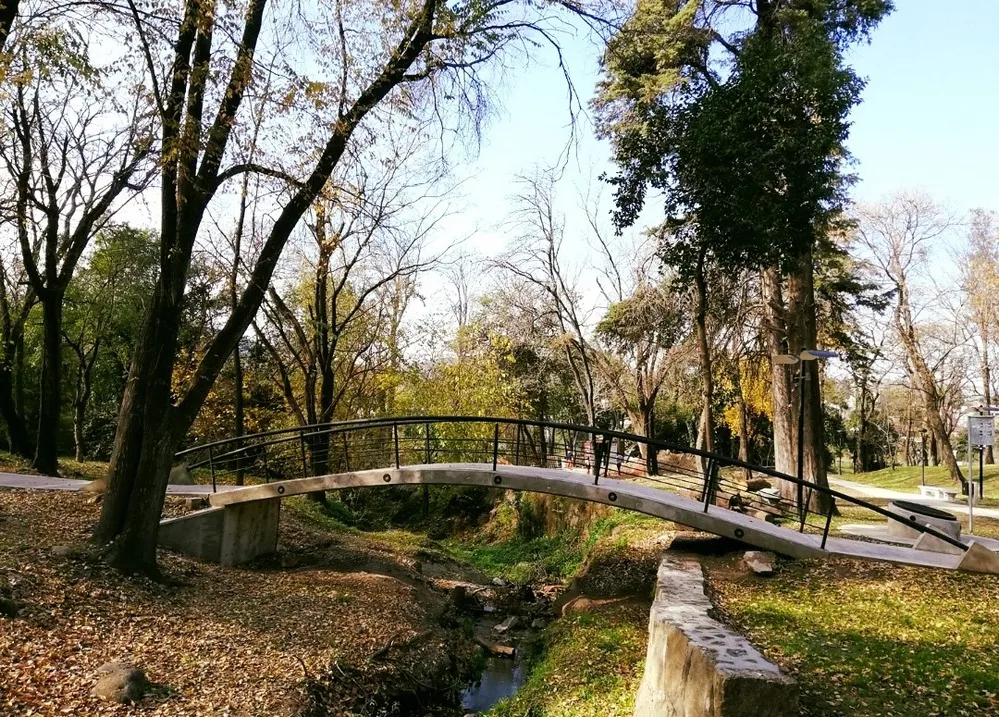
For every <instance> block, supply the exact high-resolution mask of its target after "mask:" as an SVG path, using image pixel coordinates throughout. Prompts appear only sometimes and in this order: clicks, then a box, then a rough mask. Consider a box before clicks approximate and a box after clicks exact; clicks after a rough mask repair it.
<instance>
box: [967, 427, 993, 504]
mask: <svg viewBox="0 0 999 717" xmlns="http://www.w3.org/2000/svg"><path fill="white" fill-rule="evenodd" d="M995 421H996V419H995V416H993V415H992V414H991V413H981V414H971V415H969V416H968V483H969V485H970V484H972V483H973V482H974V481H973V480H972V470H973V468H972V467H973V466H974V458H973V456H974V451H975V448H978V449H979V452H980V453H981V455H980V456H979V460H978V497H981V496H982V495H983V493H984V488H985V461H984V457H985V448H986V447H987V446H994V445H995V444H996V422H995ZM972 502H974V492H973V491H972V492H971V493H969V496H968V503H969V505H970V504H971V503H972Z"/></svg>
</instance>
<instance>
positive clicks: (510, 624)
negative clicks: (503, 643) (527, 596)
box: [493, 615, 520, 634]
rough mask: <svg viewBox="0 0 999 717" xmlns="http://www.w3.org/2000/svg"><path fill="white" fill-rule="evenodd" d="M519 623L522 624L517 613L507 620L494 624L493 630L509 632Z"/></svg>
mask: <svg viewBox="0 0 999 717" xmlns="http://www.w3.org/2000/svg"><path fill="white" fill-rule="evenodd" d="M519 624H520V618H518V617H517V616H516V615H511V616H510V617H508V618H507V619H506V620H504V621H503V622H501V623H500V624H499V625H495V626H493V630H495V631H496V632H498V633H501V634H502V633H504V632H509V631H510V630H512V629H513V628H515V627H517V625H519Z"/></svg>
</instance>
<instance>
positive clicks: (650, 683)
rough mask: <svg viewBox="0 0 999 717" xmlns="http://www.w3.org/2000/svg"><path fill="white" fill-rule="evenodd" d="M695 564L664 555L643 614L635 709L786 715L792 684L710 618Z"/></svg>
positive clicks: (645, 714)
mask: <svg viewBox="0 0 999 717" xmlns="http://www.w3.org/2000/svg"><path fill="white" fill-rule="evenodd" d="M711 609H712V606H711V602H710V601H709V600H708V598H707V596H706V595H705V594H704V578H703V575H702V573H701V566H700V565H699V564H698V563H697V562H695V561H693V560H679V559H675V558H666V559H664V560H663V562H662V563H661V564H660V566H659V575H658V578H657V585H656V599H655V602H654V603H653V605H652V611H651V613H650V616H649V643H648V644H649V646H648V652H647V654H646V658H645V674H644V676H643V677H642V684H641V687H640V688H639V690H638V696H637V698H636V700H635V717H792V715H797V714H798V689H797V687H796V685H795V684H794V682H792V681H791V679H790V678H789V677H787V676H786V675H784V674H783V673H782V672H781V671H780V669H779V668H778V667H777V666H776V665H773V664H772V663H770V662H767V660H766V658H764V657H763V655H761V654H760V653H759V652H757V651H756V649H755V648H753V646H752V645H750V644H749V642H748V641H747V640H746V639H745V638H743V637H742V636H741V635H739V634H738V633H736V632H734V631H733V630H731V629H730V628H729V627H727V626H725V625H723V624H721V623H719V622H718V621H716V620H714V619H713V618H712V617H711V616H710V614H709V611H710V610H711Z"/></svg>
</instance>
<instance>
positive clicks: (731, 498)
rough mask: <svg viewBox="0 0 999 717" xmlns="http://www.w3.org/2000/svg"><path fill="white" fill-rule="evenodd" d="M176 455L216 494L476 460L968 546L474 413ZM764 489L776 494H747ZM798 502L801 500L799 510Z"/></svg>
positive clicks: (667, 457) (688, 454) (676, 460)
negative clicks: (856, 520) (228, 486)
mask: <svg viewBox="0 0 999 717" xmlns="http://www.w3.org/2000/svg"><path fill="white" fill-rule="evenodd" d="M176 458H177V460H178V461H180V462H184V463H187V464H188V467H189V469H190V470H191V471H192V472H193V473H194V475H195V476H196V477H197V478H200V479H204V480H205V481H206V482H207V481H210V482H211V484H212V488H213V490H217V485H218V482H219V480H220V479H221V480H225V481H226V482H229V481H231V480H233V479H234V478H236V477H238V478H239V479H240V481H241V482H245V483H250V484H252V483H268V482H270V481H272V480H288V479H292V478H302V477H310V476H320V475H328V474H336V473H349V472H354V471H362V470H369V469H376V468H385V467H386V466H395V467H396V468H400V467H403V466H414V465H433V464H441V463H477V464H484V465H491V466H492V468H493V470H496V469H497V468H498V467H499V466H501V465H517V466H532V467H539V468H560V469H570V470H576V471H579V470H580V469H582V470H584V471H586V472H587V473H588V474H589V475H591V476H592V477H593V481H594V483H595V484H599V482H600V479H601V478H603V477H612V478H618V479H624V480H637V481H641V482H642V483H644V484H647V485H649V486H651V487H655V488H658V489H661V490H666V491H668V492H671V493H674V494H679V495H683V496H685V497H688V498H691V499H694V500H698V501H700V502H701V503H702V504H703V506H704V512H708V511H709V510H710V509H711V508H712V506H714V507H717V508H722V509H727V510H734V511H736V512H741V513H748V514H751V515H754V516H756V517H761V518H765V519H768V520H770V521H772V522H775V523H778V524H780V525H783V526H785V527H790V528H793V529H796V530H798V531H800V532H810V533H815V534H820V535H821V541H820V546H821V548H822V549H825V547H826V542H827V540H828V538H829V533H830V530H831V526H832V521H833V518H834V515H835V513H836V510H837V507H836V506H837V502H838V503H839V504H841V505H850V506H855V507H859V508H861V509H863V510H864V511H867V512H870V513H873V514H876V515H878V516H880V517H882V518H886V519H888V520H894V521H898V522H901V523H904V524H905V525H907V526H909V527H911V528H914V529H915V530H917V531H919V532H922V533H928V534H930V535H932V536H934V537H935V538H938V539H940V540H942V541H944V542H945V543H948V544H949V545H953V546H955V547H958V548H960V549H961V550H967V549H968V546H967V545H965V544H964V543H962V542H961V541H959V540H956V539H954V538H952V537H950V536H949V535H946V534H944V533H941V532H939V531H937V530H935V529H933V528H930V527H928V526H925V525H922V524H920V523H917V522H916V521H913V520H911V519H909V518H907V517H905V516H901V515H897V514H895V513H891V512H889V511H887V510H885V509H884V508H881V507H880V506H877V505H874V504H872V503H870V502H868V501H864V500H862V499H859V498H855V497H853V496H849V495H847V494H845V493H842V492H839V491H836V490H833V489H831V488H829V487H827V486H821V485H818V484H816V483H812V482H810V481H805V480H799V479H798V478H797V477H795V476H791V475H788V474H785V473H780V472H778V471H776V470H773V469H770V468H767V467H764V466H756V465H752V464H750V463H746V462H743V461H739V460H737V459H733V458H728V457H726V456H720V455H716V454H713V453H709V452H706V451H700V450H697V449H693V448H687V447H683V446H675V445H672V444H669V443H666V442H664V441H659V440H656V439H650V438H645V437H643V436H637V435H634V434H630V433H624V432H621V431H613V430H605V429H600V428H595V427H592V426H579V425H573V424H565V423H553V422H540V421H530V420H526V419H516V418H485V417H472V416H403V417H394V418H376V419H365V420H357V421H345V422H340V423H328V424H321V425H312V426H297V427H294V428H286V429H278V430H273V431H267V432H263V433H257V434H252V435H245V436H240V437H237V438H229V439H225V440H221V441H215V442H213V443H206V444H203V445H198V446H193V447H191V448H187V449H185V450H183V451H180V452H179V453H177V456H176ZM764 482H766V484H768V485H769V486H771V488H773V489H775V490H763V492H761V491H760V490H759V489H755V490H754V489H751V487H752V486H753V485H757V484H758V485H760V486H762V485H763V484H764ZM782 488H784V490H781V489H782ZM788 488H790V489H788ZM789 495H790V496H791V497H790V498H788V497H787V496H789ZM796 495H804V496H805V499H804V500H802V501H801V504H800V505H799V502H798V500H796ZM816 497H818V498H817V499H816V500H813V498H816ZM813 503H814V506H813Z"/></svg>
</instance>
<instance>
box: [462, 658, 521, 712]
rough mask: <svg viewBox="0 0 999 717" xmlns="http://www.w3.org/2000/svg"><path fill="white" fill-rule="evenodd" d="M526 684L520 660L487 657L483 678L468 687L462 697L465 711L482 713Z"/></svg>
mask: <svg viewBox="0 0 999 717" xmlns="http://www.w3.org/2000/svg"><path fill="white" fill-rule="evenodd" d="M523 683H524V670H523V668H522V667H521V665H520V660H516V659H513V660H511V659H510V658H505V657H487V658H486V667H485V669H484V670H483V671H482V677H481V678H480V679H479V681H478V682H476V683H475V684H474V685H471V686H470V687H468V688H467V689H466V690H465V692H464V694H463V695H462V697H461V706H462V708H463V709H466V710H471V711H473V712H481V711H483V710H487V709H489V708H490V707H492V706H493V705H494V704H496V703H497V702H499V701H500V700H502V699H504V698H506V697H510V696H511V695H513V694H514V693H515V692H516V691H517V690H518V689H519V688H520V686H521V685H522V684H523Z"/></svg>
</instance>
